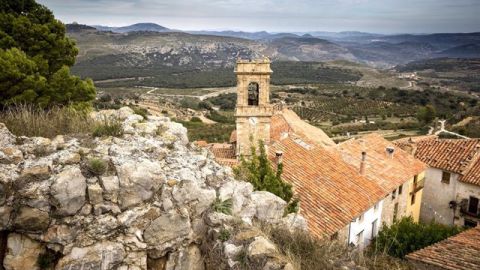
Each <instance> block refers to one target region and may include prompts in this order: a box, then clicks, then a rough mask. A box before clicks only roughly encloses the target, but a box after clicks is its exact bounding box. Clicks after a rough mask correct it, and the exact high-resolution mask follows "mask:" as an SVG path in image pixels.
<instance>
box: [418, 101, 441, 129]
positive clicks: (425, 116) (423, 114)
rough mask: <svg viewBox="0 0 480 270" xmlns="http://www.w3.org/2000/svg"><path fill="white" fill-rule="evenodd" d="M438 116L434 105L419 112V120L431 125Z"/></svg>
mask: <svg viewBox="0 0 480 270" xmlns="http://www.w3.org/2000/svg"><path fill="white" fill-rule="evenodd" d="M436 115H437V112H436V110H435V108H434V107H433V106H432V105H427V106H424V107H421V108H420V109H419V110H418V112H417V119H418V121H420V122H422V123H425V124H429V123H431V122H432V121H433V120H434V119H435V117H436Z"/></svg>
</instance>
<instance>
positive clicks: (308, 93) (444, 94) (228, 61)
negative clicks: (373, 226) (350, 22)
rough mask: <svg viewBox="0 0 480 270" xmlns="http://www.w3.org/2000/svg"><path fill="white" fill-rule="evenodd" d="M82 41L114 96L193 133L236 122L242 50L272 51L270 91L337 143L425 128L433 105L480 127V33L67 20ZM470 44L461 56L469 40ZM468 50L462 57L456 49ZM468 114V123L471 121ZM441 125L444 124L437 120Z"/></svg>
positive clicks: (210, 134) (103, 92) (102, 89)
mask: <svg viewBox="0 0 480 270" xmlns="http://www.w3.org/2000/svg"><path fill="white" fill-rule="evenodd" d="M67 29H68V35H69V36H70V37H71V38H73V39H75V40H76V42H77V45H78V46H79V49H80V54H79V56H78V57H77V64H76V65H75V66H74V67H73V68H72V71H73V72H74V73H75V74H77V75H80V76H81V77H90V78H92V79H93V80H94V81H95V84H96V86H97V88H98V90H99V95H100V100H101V99H102V96H108V98H106V99H107V100H110V101H108V102H102V101H98V102H97V103H98V104H97V105H98V106H100V108H106V107H112V106H113V107H118V106H120V104H130V103H131V104H134V106H138V107H139V108H142V109H143V110H147V111H149V112H150V113H152V114H166V115H169V116H170V117H171V118H174V119H175V120H177V121H179V122H181V123H182V124H184V125H185V126H186V127H187V128H188V129H189V130H190V132H189V134H190V137H191V138H190V139H191V140H206V141H209V142H222V141H228V138H229V135H230V132H231V131H232V130H233V129H234V127H235V122H234V117H233V109H234V105H235V99H236V96H235V88H234V86H235V85H236V79H235V74H234V73H233V72H232V71H233V69H234V64H235V62H236V60H237V59H239V58H242V59H252V58H258V57H262V56H267V57H269V58H270V59H272V61H273V62H272V70H274V73H273V74H272V78H271V84H272V96H271V99H272V101H273V102H275V103H276V104H281V105H282V106H285V107H288V108H291V109H293V110H294V111H295V112H296V113H297V114H298V115H299V116H300V117H301V118H302V119H304V120H306V121H308V122H309V123H311V124H313V125H315V126H318V127H320V128H322V129H323V130H325V132H327V134H328V135H330V136H331V137H332V138H333V139H334V140H336V141H343V140H345V139H348V138H350V137H352V136H360V135H362V134H366V133H370V132H373V131H375V132H380V133H382V134H383V135H384V136H385V137H386V138H388V139H396V138H401V137H404V136H411V135H421V134H427V133H428V131H429V130H430V124H425V123H423V122H422V121H421V120H420V119H419V118H418V113H419V111H421V110H422V109H423V108H425V106H427V105H431V106H433V107H434V110H435V117H438V118H439V119H447V121H448V122H447V128H452V129H454V130H455V131H458V132H460V133H462V134H469V135H470V136H474V137H475V136H476V137H478V136H480V134H477V133H478V131H477V129H476V126H475V125H474V124H466V125H464V126H462V127H459V126H458V125H456V124H457V123H458V122H460V121H462V120H463V119H465V118H466V117H473V121H472V122H471V123H476V121H477V120H476V119H477V116H478V115H480V113H479V112H480V109H479V105H478V93H479V91H480V89H479V88H478V85H479V82H480V79H479V75H478V74H480V70H479V62H478V59H480V50H478V46H477V45H468V44H479V42H480V35H479V34H477V33H472V34H432V35H390V36H389V35H379V34H369V33H359V32H342V33H328V32H312V33H267V32H257V33H248V32H234V31H221V32H215V31H196V32H182V31H178V30H171V29H167V28H163V27H160V26H158V25H151V24H137V25H132V26H129V27H123V28H121V29H120V28H104V27H98V26H96V28H95V27H89V26H84V25H68V27H67ZM462 46H467V47H468V50H466V49H465V50H463V55H459V54H458V51H459V49H458V48H459V47H462ZM454 57H463V58H454ZM469 123H470V122H469ZM433 124H434V125H435V124H436V123H433Z"/></svg>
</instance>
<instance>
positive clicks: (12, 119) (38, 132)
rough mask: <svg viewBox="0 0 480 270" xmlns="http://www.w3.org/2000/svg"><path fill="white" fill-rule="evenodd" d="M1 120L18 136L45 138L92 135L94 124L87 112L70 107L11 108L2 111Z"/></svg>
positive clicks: (0, 112) (22, 106)
mask: <svg viewBox="0 0 480 270" xmlns="http://www.w3.org/2000/svg"><path fill="white" fill-rule="evenodd" d="M0 119H1V122H3V123H4V124H5V125H6V126H7V128H8V129H9V130H10V131H11V132H12V133H13V134H15V135H17V136H28V137H45V138H53V137H55V136H57V135H71V134H87V133H91V132H92V130H93V129H92V126H93V124H94V121H93V120H92V119H91V118H90V117H89V116H88V113H87V112H86V111H78V110H75V109H73V108H68V107H52V108H50V109H47V110H45V109H42V108H40V107H38V106H35V105H18V106H13V107H9V108H8V109H6V110H5V111H0Z"/></svg>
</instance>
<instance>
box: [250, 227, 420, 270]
mask: <svg viewBox="0 0 480 270" xmlns="http://www.w3.org/2000/svg"><path fill="white" fill-rule="evenodd" d="M267 227H268V226H267ZM260 228H262V230H263V231H264V233H265V234H267V236H268V237H269V238H270V239H271V240H272V241H273V242H274V243H275V244H276V245H277V246H278V248H279V249H280V251H281V252H282V253H283V254H284V255H285V256H287V257H288V258H289V259H290V260H291V261H292V263H293V264H294V265H295V266H296V268H297V269H302V270H310V269H312V270H313V269H343V267H344V266H347V267H349V268H350V269H352V268H351V267H352V266H354V268H355V269H356V268H359V269H372V270H380V269H382V270H383V269H398V270H407V269H413V268H412V267H411V266H410V264H409V263H408V262H406V261H403V260H400V259H396V258H393V257H390V256H388V255H386V254H385V253H374V252H362V251H357V250H355V249H352V248H349V247H347V246H346V245H345V244H343V243H339V242H335V241H324V240H319V239H316V238H314V237H312V236H311V235H310V234H308V233H306V232H300V231H299V232H293V233H292V232H289V231H288V230H286V229H280V228H268V229H266V227H265V226H261V227H260Z"/></svg>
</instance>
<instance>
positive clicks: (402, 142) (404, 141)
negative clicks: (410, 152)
mask: <svg viewBox="0 0 480 270" xmlns="http://www.w3.org/2000/svg"><path fill="white" fill-rule="evenodd" d="M436 139H438V136H437V135H424V136H415V137H406V138H401V139H398V140H395V141H393V143H394V144H395V145H396V146H398V147H400V148H402V149H404V147H409V146H411V144H413V143H418V142H421V141H427V140H436ZM404 150H405V149H404Z"/></svg>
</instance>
